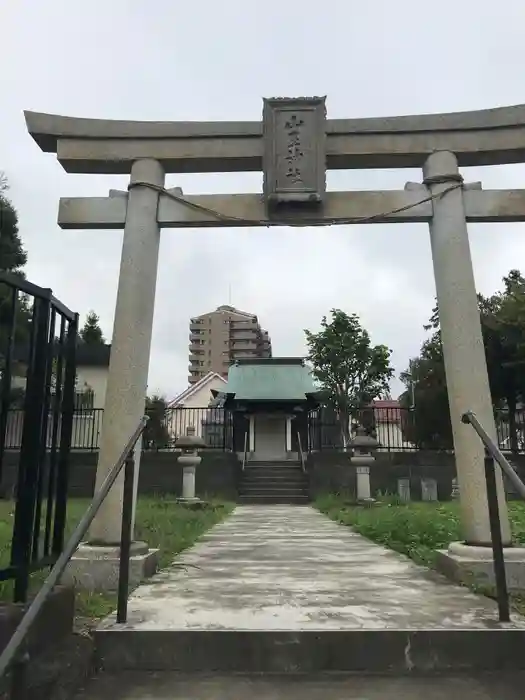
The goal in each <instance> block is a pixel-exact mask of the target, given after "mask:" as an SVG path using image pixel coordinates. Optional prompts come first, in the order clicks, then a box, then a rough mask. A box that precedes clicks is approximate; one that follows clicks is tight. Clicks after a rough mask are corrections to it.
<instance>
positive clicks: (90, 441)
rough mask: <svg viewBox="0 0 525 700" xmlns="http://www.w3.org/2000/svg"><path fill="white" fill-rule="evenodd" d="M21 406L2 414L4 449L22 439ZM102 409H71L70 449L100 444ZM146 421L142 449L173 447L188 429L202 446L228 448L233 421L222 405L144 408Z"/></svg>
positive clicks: (49, 438)
mask: <svg viewBox="0 0 525 700" xmlns="http://www.w3.org/2000/svg"><path fill="white" fill-rule="evenodd" d="M24 415H25V412H24V409H23V408H11V409H9V410H8V411H7V414H6V426H5V431H4V435H5V449H6V450H18V449H20V446H21V442H22V434H23V428H24ZM103 415H104V409H103V408H94V409H77V410H75V411H74V412H73V418H72V427H71V449H72V450H86V451H95V450H98V449H99V447H100V436H101V429H102V417H103ZM146 415H148V416H149V418H150V421H149V423H148V427H147V428H146V430H145V432H144V439H143V442H142V449H143V450H169V449H173V447H174V445H175V442H176V440H177V439H178V438H179V437H181V436H183V435H186V431H187V429H188V428H192V427H193V428H195V434H196V435H199V436H200V437H202V438H203V439H204V443H205V447H208V448H210V449H216V450H217V449H219V450H230V449H232V441H233V420H232V414H231V412H230V411H226V410H225V409H223V408H184V407H182V408H173V409H171V408H170V409H167V410H166V411H165V412H164V413H162V414H160V415H159V414H158V411H157V410H153V411H151V412H150V411H148V410H146ZM46 446H47V449H50V448H51V446H52V434H51V431H50V430H48V434H47V435H46Z"/></svg>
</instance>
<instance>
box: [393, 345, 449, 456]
mask: <svg viewBox="0 0 525 700" xmlns="http://www.w3.org/2000/svg"><path fill="white" fill-rule="evenodd" d="M400 379H401V381H402V382H403V384H404V385H405V386H406V391H405V392H404V393H403V394H401V396H400V397H399V403H400V405H401V407H402V408H404V409H405V410H403V412H402V415H401V421H402V422H401V429H402V431H403V439H404V440H405V441H406V442H410V443H412V444H414V445H417V446H418V447H420V448H421V449H444V448H450V447H452V424H451V422H450V410H449V406H448V394H447V384H446V379H445V365H444V362H443V350H442V347H441V337H440V334H439V332H435V333H434V334H433V335H432V337H431V338H429V339H428V340H426V341H425V342H424V343H423V346H422V348H421V353H420V356H419V357H417V358H414V359H412V360H411V362H410V365H409V368H408V369H407V370H406V371H405V372H402V373H401V375H400ZM409 409H410V410H409Z"/></svg>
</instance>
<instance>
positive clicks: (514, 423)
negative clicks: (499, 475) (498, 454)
mask: <svg viewBox="0 0 525 700" xmlns="http://www.w3.org/2000/svg"><path fill="white" fill-rule="evenodd" d="M438 414H439V415H438ZM495 421H496V434H497V438H498V446H499V449H500V450H501V451H502V452H504V453H510V452H513V453H524V452H525V410H523V409H520V410H518V411H516V412H515V415H514V419H513V420H511V419H510V417H509V414H508V412H507V411H499V410H497V411H495ZM357 425H360V426H362V427H364V428H365V430H366V431H367V433H368V434H369V435H371V436H373V437H374V438H375V439H376V440H377V441H378V443H379V447H378V450H379V451H380V452H381V451H399V452H401V451H403V452H404V451H416V450H431V451H442V452H447V451H449V452H452V451H453V450H454V444H453V440H452V429H451V427H450V416H449V414H448V409H447V410H446V411H445V412H444V414H443V415H441V414H440V413H439V411H437V410H434V415H433V416H431V417H429V416H427V415H426V414H425V413H423V412H422V411H419V410H414V409H410V408H404V407H401V406H393V407H390V406H389V407H383V406H368V407H365V408H361V409H358V410H355V411H353V412H352V416H351V418H350V420H349V426H348V428H349V432H350V434H352V433H353V432H355V428H356V426H357ZM342 428H343V426H342V425H341V421H340V419H339V416H338V415H337V413H336V412H335V411H333V410H332V409H330V408H326V407H322V408H319V409H316V410H314V411H311V412H310V413H309V416H308V449H309V450H310V451H312V450H314V451H319V450H331V449H341V448H342V447H343V438H342V432H343V430H342Z"/></svg>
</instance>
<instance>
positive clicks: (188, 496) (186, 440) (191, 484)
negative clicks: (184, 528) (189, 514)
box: [175, 427, 204, 502]
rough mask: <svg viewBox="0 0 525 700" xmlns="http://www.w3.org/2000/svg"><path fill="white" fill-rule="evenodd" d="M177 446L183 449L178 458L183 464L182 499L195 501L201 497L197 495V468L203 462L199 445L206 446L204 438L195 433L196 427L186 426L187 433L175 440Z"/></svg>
mask: <svg viewBox="0 0 525 700" xmlns="http://www.w3.org/2000/svg"><path fill="white" fill-rule="evenodd" d="M175 447H177V448H179V449H181V450H182V452H181V455H180V457H179V458H178V460H177V461H178V462H179V464H181V465H182V498H181V499H180V500H181V501H186V502H194V501H198V500H199V499H198V498H197V497H196V496H195V470H196V468H197V465H198V464H200V463H201V457H200V456H199V453H198V449H199V447H204V440H203V439H202V438H201V437H199V436H198V435H195V428H194V427H191V428H186V435H183V436H182V437H180V438H179V439H178V440H177V441H176V442H175Z"/></svg>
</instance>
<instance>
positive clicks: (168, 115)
mask: <svg viewBox="0 0 525 700" xmlns="http://www.w3.org/2000/svg"><path fill="white" fill-rule="evenodd" d="M524 26H525V2H523V0H499V2H498V3H496V4H494V3H489V2H479V1H478V0H462V2H458V0H440V2H439V3H422V2H420V1H419V0H397V1H396V2H391V0H375V1H374V0H370V2H369V3H358V2H350V1H349V0H346V2H345V1H344V0H323V2H322V3H316V2H313V0H312V1H311V2H289V3H285V2H283V1H282V0H264V2H262V1H261V2H256V1H255V0H252V1H251V2H250V1H249V0H222V2H220V3H216V2H213V1H212V0H192V2H182V0H149V2H144V1H143V0H90V2H79V1H78V0H77V1H74V0H47V1H46V2H37V1H36V0H16V2H14V1H13V0H0V28H1V44H2V76H1V78H0V80H1V85H0V114H1V117H2V122H1V129H0V170H3V171H5V173H6V175H7V176H8V178H9V182H10V186H11V189H10V196H11V198H12V200H13V202H14V204H15V206H16V208H17V210H18V212H19V216H20V230H21V234H22V237H23V241H24V244H25V246H26V248H27V251H28V254H29V262H28V265H27V274H28V277H29V279H30V280H31V281H33V282H35V283H37V284H40V285H42V286H46V287H52V288H53V290H54V292H55V294H56V296H58V297H59V298H60V299H61V300H62V301H63V302H64V303H66V304H67V305H68V306H69V307H70V308H72V309H74V310H77V311H78V312H79V313H80V314H81V317H84V316H85V314H86V313H87V312H88V311H89V310H90V309H94V310H95V311H96V312H97V313H98V314H99V316H100V318H101V324H102V327H103V330H104V333H105V335H106V337H107V338H108V339H110V338H111V332H112V326H113V314H114V306H115V298H116V291H117V277H118V269H119V260H120V248H121V243H122V233H121V232H118V231H62V230H60V229H59V228H58V226H57V223H56V219H57V208H58V200H59V197H60V196H90V195H96V196H105V195H106V194H107V192H108V190H109V188H123V189H124V188H125V187H126V184H127V178H125V177H121V176H106V177H103V176H99V175H69V174H67V173H65V172H64V171H63V170H62V168H61V166H60V165H59V164H58V163H57V161H56V157H55V156H54V155H52V154H44V153H42V152H41V151H40V150H39V148H38V147H37V145H36V144H35V143H34V141H33V140H32V139H31V138H30V137H29V136H28V134H27V133H26V129H25V122H24V119H23V114H22V111H23V110H24V109H29V110H35V111H41V112H50V113H56V114H64V115H70V116H78V117H100V118H115V119H151V120H199V121H205V120H259V119H260V118H261V111H262V98H263V97H272V96H300V95H325V94H326V95H327V110H328V117H329V118H343V117H368V116H389V115H401V114H422V113H428V112H449V111H461V110H469V109H482V108H488V107H497V106H503V105H512V104H518V103H522V102H525V78H524V66H525V42H524V41H523V27H524ZM464 175H466V177H467V179H468V180H471V181H472V180H479V179H481V180H482V181H483V184H484V186H485V187H493V188H500V187H501V188H505V187H525V166H504V167H499V168H476V169H474V168H471V169H465V171H464ZM261 179H262V176H260V174H258V173H249V174H227V175H224V174H214V175H209V174H208V175H184V176H178V175H171V176H169V177H168V178H167V185H168V186H175V185H180V186H182V187H183V189H184V192H185V193H186V194H189V193H212V192H217V193H219V192H259V191H260V189H261ZM420 179H421V173H420V171H417V170H414V171H410V170H398V171H377V170H375V171H354V172H345V171H339V172H336V173H329V176H328V184H329V188H330V189H390V188H402V187H403V186H404V183H405V182H406V181H407V180H412V181H417V180H420ZM470 240H471V246H472V255H473V260H474V271H475V276H476V282H477V285H478V289H479V291H481V292H483V293H492V292H493V291H495V290H496V289H497V288H498V287H499V285H500V280H501V277H502V276H503V275H504V274H506V273H507V272H508V270H509V269H510V268H512V267H519V266H520V265H522V261H523V260H524V259H525V258H524V253H525V228H524V227H523V226H522V225H518V224H512V225H503V224H485V225H477V226H471V227H470ZM522 268H525V266H524V265H522ZM203 279H207V284H206V285H202V283H201V282H202V280H203ZM230 285H231V290H232V293H231V302H232V303H233V304H234V305H236V306H238V307H239V308H241V309H244V310H246V311H250V312H253V313H256V314H258V315H259V317H260V320H261V323H262V324H263V325H264V327H266V328H268V330H269V331H270V334H271V336H272V341H273V348H274V354H275V355H302V354H304V352H305V345H304V333H303V329H304V328H310V329H312V330H313V329H316V328H317V327H318V326H319V322H320V319H321V317H322V316H323V314H325V313H328V312H329V310H330V309H331V308H332V307H338V308H341V309H344V310H345V311H347V312H355V313H358V314H359V315H360V317H361V319H362V322H363V325H364V326H365V327H366V328H368V329H369V331H370V333H371V335H372V339H373V341H374V342H376V343H385V344H387V345H388V346H389V347H391V348H392V350H393V351H394V354H393V361H394V364H395V367H396V373H397V374H398V373H399V372H400V371H402V370H403V369H404V368H405V367H406V365H407V362H408V359H409V357H410V356H413V355H416V354H417V352H418V350H419V347H420V345H421V342H422V340H423V339H424V337H425V332H424V331H423V328H422V326H423V324H424V323H425V322H426V321H427V319H428V317H429V315H430V312H431V308H432V305H433V298H434V294H435V287H434V280H433V271H432V261H431V255H430V244H429V237H428V231H427V228H426V226H424V225H415V224H413V225H389V226H385V225H383V226H353V227H338V228H320V229H292V230H288V229H284V228H283V229H280V228H279V229H277V228H275V229H270V230H267V229H240V230H235V229H233V230H228V229H216V230H211V229H209V230H203V231H201V230H196V229H195V230H186V231H184V230H182V231H176V230H173V229H171V230H166V231H163V233H162V243H161V255H160V263H159V275H158V283H157V303H156V312H155V324H154V331H153V345H152V357H151V364H150V375H149V390H150V391H154V390H158V391H161V392H162V393H164V394H166V395H167V396H168V397H171V396H174V395H175V394H177V393H178V392H179V391H181V390H183V389H184V388H185V387H186V383H187V375H188V321H189V317H190V316H193V315H197V314H201V313H204V312H206V311H209V310H211V309H213V308H215V307H216V306H218V305H220V304H224V303H228V297H229V292H228V289H229V286H230ZM392 390H393V393H394V394H395V395H397V393H399V391H400V390H401V385H400V383H399V382H398V381H396V382H394V383H393V385H392Z"/></svg>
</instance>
